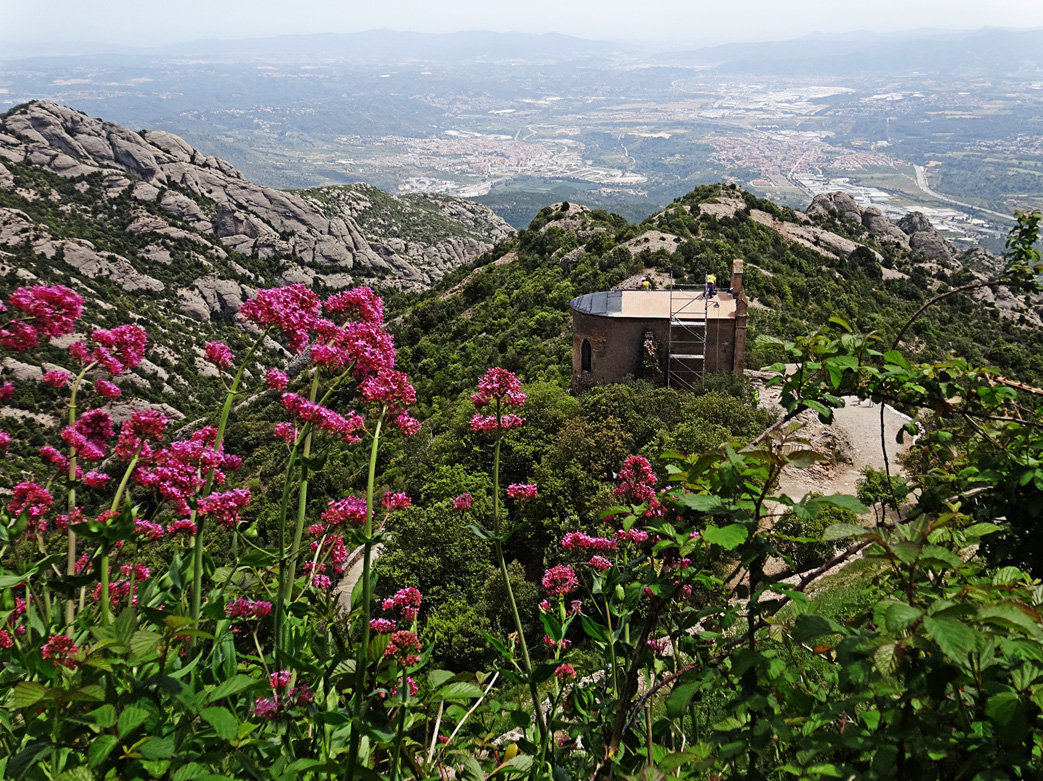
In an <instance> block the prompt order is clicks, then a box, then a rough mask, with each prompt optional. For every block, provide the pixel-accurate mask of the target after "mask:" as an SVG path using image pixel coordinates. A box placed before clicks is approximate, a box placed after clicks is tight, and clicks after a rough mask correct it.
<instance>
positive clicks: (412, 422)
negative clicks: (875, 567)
mask: <svg viewBox="0 0 1043 781" xmlns="http://www.w3.org/2000/svg"><path fill="white" fill-rule="evenodd" d="M390 420H391V425H392V426H394V427H395V428H397V429H398V430H399V431H401V432H402V433H403V434H405V435H406V436H407V437H412V436H415V435H416V434H417V433H419V431H420V428H421V427H420V421H419V420H417V419H416V418H414V417H413V416H412V415H410V414H408V413H406V412H399V413H398V414H397V415H395V416H393V417H392V418H391V419H390Z"/></svg>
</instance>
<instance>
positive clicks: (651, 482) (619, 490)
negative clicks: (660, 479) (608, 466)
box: [612, 456, 657, 504]
mask: <svg viewBox="0 0 1043 781" xmlns="http://www.w3.org/2000/svg"><path fill="white" fill-rule="evenodd" d="M656 480H657V478H656V476H655V475H654V474H653V473H652V465H651V464H650V463H649V461H648V459H647V458H645V457H644V456H629V457H627V459H626V460H625V461H624V462H623V468H622V469H621V470H620V472H619V481H620V482H619V485H618V486H616V487H615V488H614V489H613V490H612V495H613V496H615V497H616V498H617V499H621V500H623V501H626V502H630V503H631V504H642V503H644V502H653V501H655V497H656V493H655V484H656Z"/></svg>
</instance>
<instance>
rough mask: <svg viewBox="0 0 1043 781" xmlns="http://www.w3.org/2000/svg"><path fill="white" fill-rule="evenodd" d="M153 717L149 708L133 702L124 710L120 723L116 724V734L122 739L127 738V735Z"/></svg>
mask: <svg viewBox="0 0 1043 781" xmlns="http://www.w3.org/2000/svg"><path fill="white" fill-rule="evenodd" d="M151 715H152V713H151V711H149V710H148V709H147V708H144V707H142V706H141V705H138V704H136V703H133V702H132V703H130V704H129V705H127V707H126V708H124V709H123V712H122V713H121V714H120V717H119V721H117V722H116V733H117V734H118V735H119V736H120V737H121V738H125V737H127V735H129V734H130V733H131V732H133V731H134V730H136V729H137V728H138V727H140V726H141V725H142V724H144V723H145V721H146V720H147V719H148V717H149V716H151Z"/></svg>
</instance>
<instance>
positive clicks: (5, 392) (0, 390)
mask: <svg viewBox="0 0 1043 781" xmlns="http://www.w3.org/2000/svg"><path fill="white" fill-rule="evenodd" d="M12 396H14V385H13V384H12V383H10V382H5V383H4V384H3V385H0V401H7V400H8V399H9V398H11V397H12Z"/></svg>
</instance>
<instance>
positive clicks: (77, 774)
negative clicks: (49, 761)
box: [54, 765, 94, 781]
mask: <svg viewBox="0 0 1043 781" xmlns="http://www.w3.org/2000/svg"><path fill="white" fill-rule="evenodd" d="M54 781H94V773H92V772H91V771H90V770H88V769H87V768H85V767H84V766H83V765H80V766H79V767H72V768H69V769H68V770H66V771H65V772H64V773H62V774H61V775H60V776H57V777H56V778H55V779H54Z"/></svg>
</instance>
